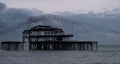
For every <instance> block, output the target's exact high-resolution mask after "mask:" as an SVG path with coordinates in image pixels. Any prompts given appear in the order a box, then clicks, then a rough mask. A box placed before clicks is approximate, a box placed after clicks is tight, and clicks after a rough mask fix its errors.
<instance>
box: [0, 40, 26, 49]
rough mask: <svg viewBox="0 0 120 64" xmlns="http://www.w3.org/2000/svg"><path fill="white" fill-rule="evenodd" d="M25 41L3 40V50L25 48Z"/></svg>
mask: <svg viewBox="0 0 120 64" xmlns="http://www.w3.org/2000/svg"><path fill="white" fill-rule="evenodd" d="M23 48H24V47H23V43H22V42H18V41H5V42H1V49H3V50H23Z"/></svg>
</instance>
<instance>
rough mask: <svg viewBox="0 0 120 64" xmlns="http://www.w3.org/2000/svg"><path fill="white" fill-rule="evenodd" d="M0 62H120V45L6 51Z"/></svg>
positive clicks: (13, 63) (0, 57)
mask: <svg viewBox="0 0 120 64" xmlns="http://www.w3.org/2000/svg"><path fill="white" fill-rule="evenodd" d="M0 64H120V46H99V49H98V51H29V50H25V51H4V50H0Z"/></svg>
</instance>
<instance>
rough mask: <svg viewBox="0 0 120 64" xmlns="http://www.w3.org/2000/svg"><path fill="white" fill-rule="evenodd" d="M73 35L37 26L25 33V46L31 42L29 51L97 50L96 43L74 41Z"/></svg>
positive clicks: (57, 29) (52, 28)
mask: <svg viewBox="0 0 120 64" xmlns="http://www.w3.org/2000/svg"><path fill="white" fill-rule="evenodd" d="M73 36H74V35H72V34H65V33H64V31H63V30H62V29H60V28H54V27H51V26H41V25H40V26H35V27H33V28H31V29H28V30H24V31H23V44H24V43H26V42H29V50H91V51H92V50H97V47H98V42H96V41H73V40H72V37H73Z"/></svg>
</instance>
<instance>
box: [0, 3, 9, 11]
mask: <svg viewBox="0 0 120 64" xmlns="http://www.w3.org/2000/svg"><path fill="white" fill-rule="evenodd" d="M6 8H7V6H6V5H5V4H4V3H0V11H1V10H4V9H6Z"/></svg>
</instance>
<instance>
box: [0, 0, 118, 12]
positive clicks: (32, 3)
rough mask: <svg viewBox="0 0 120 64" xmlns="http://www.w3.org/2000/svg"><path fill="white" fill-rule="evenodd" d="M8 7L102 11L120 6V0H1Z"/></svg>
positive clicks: (46, 10)
mask: <svg viewBox="0 0 120 64" xmlns="http://www.w3.org/2000/svg"><path fill="white" fill-rule="evenodd" d="M0 2H2V3H5V4H6V5H7V7H11V8H29V9H38V10H42V11H44V12H56V11H60V12H61V11H75V12H76V11H79V10H83V11H101V10H103V9H108V10H111V9H115V8H120V0H0Z"/></svg>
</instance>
